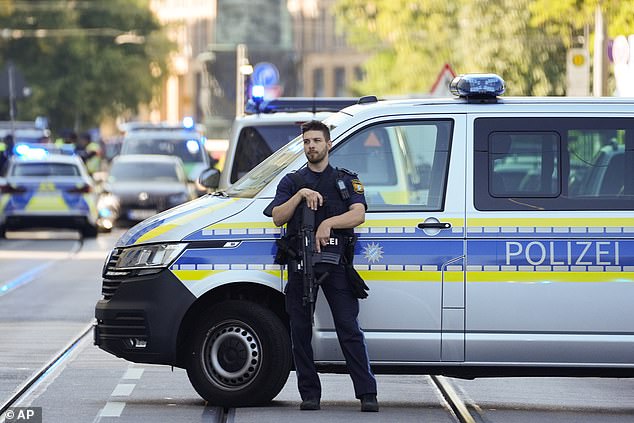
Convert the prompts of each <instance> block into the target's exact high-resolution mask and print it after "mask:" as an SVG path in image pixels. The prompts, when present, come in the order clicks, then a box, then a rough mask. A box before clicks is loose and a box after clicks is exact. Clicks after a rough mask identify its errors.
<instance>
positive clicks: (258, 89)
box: [251, 85, 264, 103]
mask: <svg viewBox="0 0 634 423" xmlns="http://www.w3.org/2000/svg"><path fill="white" fill-rule="evenodd" d="M251 99H252V100H253V101H255V102H256V103H261V102H262V100H264V85H254V86H252V87H251Z"/></svg>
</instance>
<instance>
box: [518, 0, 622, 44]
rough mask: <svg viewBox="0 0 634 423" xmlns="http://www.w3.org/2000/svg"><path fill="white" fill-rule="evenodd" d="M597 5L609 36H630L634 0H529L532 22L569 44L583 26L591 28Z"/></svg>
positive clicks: (581, 30) (580, 32) (581, 32)
mask: <svg viewBox="0 0 634 423" xmlns="http://www.w3.org/2000/svg"><path fill="white" fill-rule="evenodd" d="M597 6H601V10H602V12H603V14H604V16H605V18H606V20H607V23H608V37H611V38H614V37H616V36H617V35H629V34H631V33H632V32H633V31H634V14H632V10H634V0H559V1H550V0H532V1H531V4H530V7H529V8H530V11H531V14H532V20H531V23H532V24H533V25H544V27H545V28H547V29H548V31H549V32H550V33H551V34H554V35H557V36H558V37H560V38H561V40H562V42H563V43H564V44H565V45H566V46H567V47H569V46H570V45H572V44H573V43H574V38H575V36H576V35H580V34H583V28H584V27H585V26H586V25H587V26H589V27H590V29H592V27H593V25H594V15H595V11H596V8H597ZM586 42H588V40H586ZM591 45H592V44H591V43H590V46H591Z"/></svg>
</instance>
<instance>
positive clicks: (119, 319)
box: [98, 312, 149, 339]
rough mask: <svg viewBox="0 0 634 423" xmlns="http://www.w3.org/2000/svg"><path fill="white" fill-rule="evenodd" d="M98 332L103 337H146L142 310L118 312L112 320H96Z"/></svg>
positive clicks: (146, 331) (145, 325)
mask: <svg viewBox="0 0 634 423" xmlns="http://www.w3.org/2000/svg"><path fill="white" fill-rule="evenodd" d="M98 324H99V334H100V336H101V337H103V338H133V337H136V338H143V339H147V337H148V335H149V333H148V327H147V322H146V320H145V315H144V313H143V312H127V313H119V314H117V316H116V317H115V318H114V319H112V320H105V321H100V322H98Z"/></svg>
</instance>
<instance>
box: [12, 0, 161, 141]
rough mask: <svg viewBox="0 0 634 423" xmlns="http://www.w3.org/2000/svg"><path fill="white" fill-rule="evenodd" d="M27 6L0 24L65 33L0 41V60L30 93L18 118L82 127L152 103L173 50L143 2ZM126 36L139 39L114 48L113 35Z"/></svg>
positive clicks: (98, 0)
mask: <svg viewBox="0 0 634 423" xmlns="http://www.w3.org/2000/svg"><path fill="white" fill-rule="evenodd" d="M28 3H29V2H25V1H22V2H20V5H21V7H15V8H14V9H13V10H12V11H11V13H10V14H9V15H6V16H3V15H1V14H0V26H1V27H4V28H14V29H16V28H17V29H23V30H34V29H51V30H55V29H57V30H60V29H64V30H72V31H73V32H72V35H69V34H63V33H60V32H57V33H55V32H54V31H52V32H51V33H50V35H47V36H46V37H43V38H37V37H34V36H25V37H23V38H20V39H4V40H2V39H0V57H2V58H3V59H5V60H6V59H11V60H13V62H14V63H15V65H16V67H17V68H18V69H19V70H20V71H21V72H22V74H23V75H24V78H25V79H26V81H27V84H28V85H29V86H30V87H31V89H32V95H31V96H30V97H29V98H27V99H24V100H20V101H19V102H18V118H19V119H23V120H28V119H32V118H34V117H35V116H37V115H44V116H48V117H49V120H50V122H51V125H52V126H53V128H55V129H62V128H74V129H85V128H88V127H93V126H96V125H98V124H99V122H100V121H101V120H102V119H103V118H104V117H106V116H110V117H115V116H118V115H120V114H121V113H125V112H129V113H134V112H135V111H136V110H137V107H138V106H139V104H143V103H145V104H147V103H149V102H150V101H151V100H152V98H153V97H154V96H155V94H156V93H157V91H158V88H159V87H160V84H161V82H162V78H163V77H164V76H165V75H166V74H167V71H166V70H167V62H166V59H167V57H168V54H169V53H170V51H171V49H172V48H173V45H172V44H171V42H169V41H168V40H167V38H166V36H165V35H164V34H163V32H162V29H161V27H160V24H159V23H158V21H157V19H156V18H155V16H154V15H153V14H152V13H151V11H150V10H149V5H148V1H147V0H108V1H102V0H89V1H82V2H78V3H77V7H76V8H73V7H72V6H68V5H71V3H68V4H67V5H65V4H64V3H65V2H51V3H50V4H49V7H42V6H41V5H42V4H43V2H41V1H36V2H32V3H33V7H28ZM25 5H26V6H25ZM36 6H37V7H36ZM128 31H134V32H135V33H136V34H138V35H141V36H143V37H145V42H144V43H141V44H117V43H116V42H115V37H116V36H117V35H118V34H120V33H122V32H128ZM151 68H157V69H160V70H161V72H154V73H153V72H151ZM159 74H160V75H159ZM3 103H8V102H6V101H5V102H3ZM7 110H8V104H2V105H0V111H1V112H2V113H3V114H5V115H6V114H8V113H7V112H6V111H7Z"/></svg>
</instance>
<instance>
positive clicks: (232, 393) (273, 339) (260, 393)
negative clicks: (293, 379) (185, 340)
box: [187, 301, 292, 407]
mask: <svg viewBox="0 0 634 423" xmlns="http://www.w3.org/2000/svg"><path fill="white" fill-rule="evenodd" d="M190 339H191V341H190V343H189V348H190V352H189V354H188V363H187V375H188V376H189V380H190V381H191V383H192V385H193V386H194V389H196V391H197V392H198V393H199V394H200V396H201V397H203V398H204V399H206V400H207V401H208V402H209V404H211V405H220V406H224V407H242V406H250V405H258V404H264V403H268V402H270V401H271V400H272V399H273V398H275V396H276V395H277V394H278V393H279V392H280V391H281V390H282V388H283V387H284V384H285V383H286V380H287V379H288V374H289V372H290V369H291V364H292V357H291V342H290V337H289V333H288V330H287V328H286V327H285V326H284V324H283V323H282V321H281V320H280V318H279V317H277V316H276V315H275V313H273V312H272V311H270V310H268V309H266V308H264V307H262V306H261V305H258V304H255V303H252V302H249V301H227V302H225V303H222V304H219V305H217V306H213V310H211V311H210V312H208V313H206V314H205V315H203V317H202V319H201V321H200V323H199V325H198V326H197V327H196V329H195V332H194V333H193V334H192V336H191V338H190Z"/></svg>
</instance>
